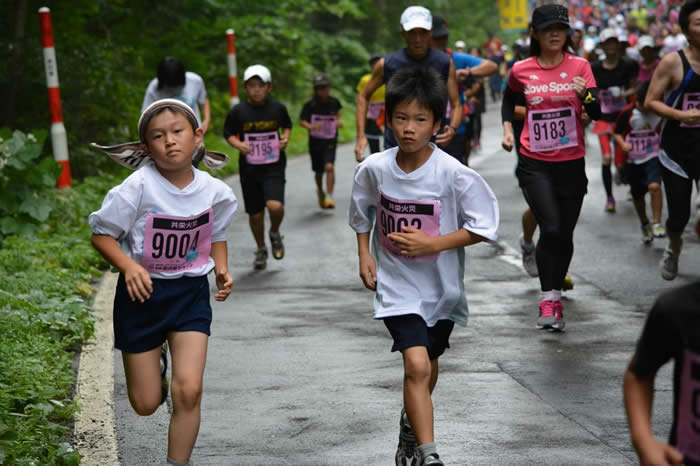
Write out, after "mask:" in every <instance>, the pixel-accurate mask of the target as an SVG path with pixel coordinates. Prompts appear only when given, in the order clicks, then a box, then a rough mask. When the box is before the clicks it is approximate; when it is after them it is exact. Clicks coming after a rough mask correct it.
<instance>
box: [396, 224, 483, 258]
mask: <svg viewBox="0 0 700 466" xmlns="http://www.w3.org/2000/svg"><path fill="white" fill-rule="evenodd" d="M388 238H389V239H390V240H392V241H393V242H394V243H396V245H397V246H399V248H401V254H402V255H405V256H408V257H418V256H425V255H429V254H437V253H439V252H442V251H447V250H449V249H457V248H463V247H466V246H471V245H472V244H476V243H480V242H481V241H485V240H486V238H484V237H483V236H480V235H477V234H476V233H472V232H471V231H469V230H467V229H465V228H460V229H459V230H457V231H453V232H452V233H447V234H444V235H440V236H434V237H432V236H428V235H426V234H425V233H423V232H422V231H421V230H419V229H418V228H414V227H402V228H401V232H399V233H390V234H389V235H388Z"/></svg>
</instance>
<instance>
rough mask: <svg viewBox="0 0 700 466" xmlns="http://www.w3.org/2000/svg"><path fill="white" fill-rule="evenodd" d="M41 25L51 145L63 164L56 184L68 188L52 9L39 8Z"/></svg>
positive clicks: (65, 144)
mask: <svg viewBox="0 0 700 466" xmlns="http://www.w3.org/2000/svg"><path fill="white" fill-rule="evenodd" d="M39 25H40V27H41V45H42V47H43V48H44V70H45V71H46V87H47V88H48V91H49V111H50V112H51V145H52V146H53V157H54V159H56V162H58V164H59V165H61V167H63V168H62V170H61V174H60V175H59V177H58V181H57V182H56V186H57V187H59V188H68V187H70V185H71V178H70V164H69V162H68V138H67V136H66V128H65V126H63V114H62V113H61V90H60V88H59V86H58V67H57V65H56V49H55V48H54V43H53V27H52V26H51V10H49V9H48V8H47V7H42V8H39Z"/></svg>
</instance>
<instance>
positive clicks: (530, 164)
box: [515, 154, 588, 199]
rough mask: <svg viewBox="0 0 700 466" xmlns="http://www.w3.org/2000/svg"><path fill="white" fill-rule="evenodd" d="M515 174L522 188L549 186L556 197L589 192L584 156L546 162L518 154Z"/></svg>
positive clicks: (576, 195) (578, 196) (581, 194)
mask: <svg viewBox="0 0 700 466" xmlns="http://www.w3.org/2000/svg"><path fill="white" fill-rule="evenodd" d="M515 175H516V176H517V177H518V183H519V184H520V188H521V189H523V190H526V189H538V188H539V189H544V188H543V186H547V189H550V190H551V193H552V195H553V196H554V198H556V199H578V198H580V197H583V196H585V195H586V193H587V192H588V178H587V177H586V162H585V161H584V158H583V157H581V158H580V159H576V160H568V161H566V162H545V161H543V160H539V159H535V158H532V157H528V156H526V155H522V154H518V166H517V168H516V169H515Z"/></svg>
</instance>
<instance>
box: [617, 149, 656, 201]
mask: <svg viewBox="0 0 700 466" xmlns="http://www.w3.org/2000/svg"><path fill="white" fill-rule="evenodd" d="M625 177H626V178H627V181H628V182H629V184H630V190H631V191H632V199H634V200H639V199H643V198H644V195H645V194H646V193H647V191H649V185H650V184H651V183H659V184H661V162H659V158H658V157H654V158H653V159H649V160H647V161H646V162H644V163H640V164H635V163H628V164H627V166H626V167H625Z"/></svg>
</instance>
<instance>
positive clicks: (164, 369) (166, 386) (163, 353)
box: [160, 341, 170, 404]
mask: <svg viewBox="0 0 700 466" xmlns="http://www.w3.org/2000/svg"><path fill="white" fill-rule="evenodd" d="M169 391H170V380H168V342H167V341H166V342H165V343H163V344H162V345H160V404H163V403H165V400H167V399H168V392H169Z"/></svg>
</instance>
